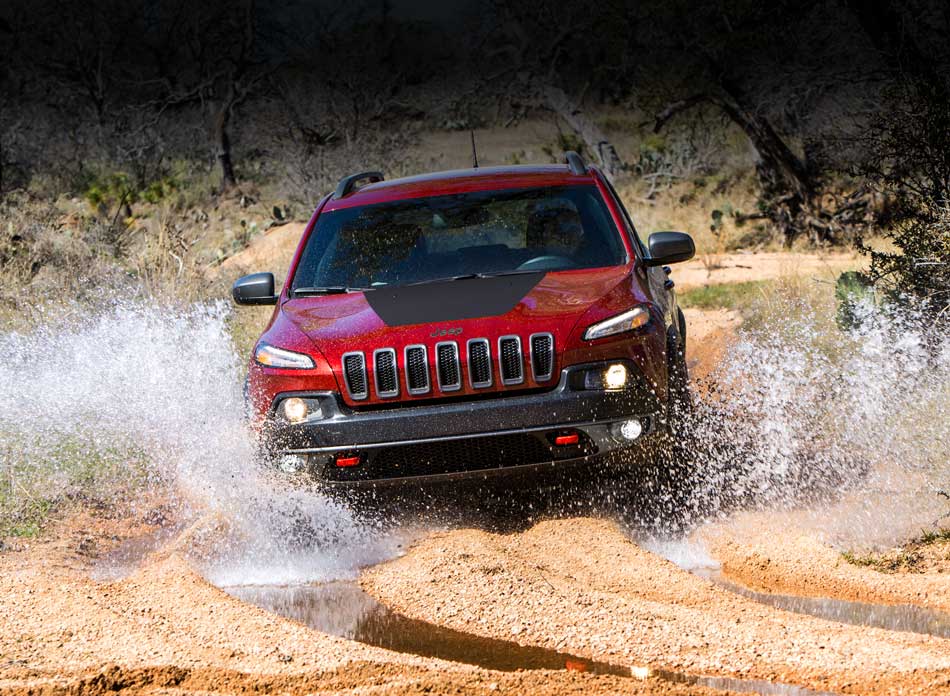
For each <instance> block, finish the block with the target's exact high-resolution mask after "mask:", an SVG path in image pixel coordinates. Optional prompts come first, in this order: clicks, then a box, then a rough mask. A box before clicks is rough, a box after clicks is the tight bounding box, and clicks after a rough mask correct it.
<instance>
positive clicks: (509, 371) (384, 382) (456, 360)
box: [343, 333, 554, 401]
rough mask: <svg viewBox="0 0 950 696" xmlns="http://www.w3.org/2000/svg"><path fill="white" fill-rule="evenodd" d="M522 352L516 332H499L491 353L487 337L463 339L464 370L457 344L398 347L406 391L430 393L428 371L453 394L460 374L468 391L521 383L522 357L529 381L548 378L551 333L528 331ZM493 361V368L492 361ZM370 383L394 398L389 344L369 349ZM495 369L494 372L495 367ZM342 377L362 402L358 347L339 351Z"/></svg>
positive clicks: (365, 391)
mask: <svg viewBox="0 0 950 696" xmlns="http://www.w3.org/2000/svg"><path fill="white" fill-rule="evenodd" d="M527 343H528V345H527V349H528V350H527V352H528V355H527V356H525V353H524V351H523V350H522V340H521V337H520V336H514V335H511V336H502V337H501V338H499V339H498V342H497V349H496V350H497V352H496V354H495V355H492V353H493V348H495V346H493V345H492V344H491V342H490V341H489V340H488V339H487V338H473V339H470V340H468V341H467V342H466V343H465V344H464V346H463V348H464V350H465V369H464V370H463V365H462V361H461V359H460V358H461V356H460V354H459V353H460V347H459V344H458V343H457V342H455V341H441V342H439V343H436V344H435V346H434V347H433V348H432V349H431V360H432V361H431V362H430V349H429V348H428V347H426V346H424V345H421V344H416V345H411V346H406V348H405V349H404V351H403V368H402V369H403V370H404V372H405V380H406V382H405V386H406V391H407V392H408V393H409V394H411V395H413V396H416V395H421V394H428V393H429V392H431V391H432V383H431V380H432V374H433V373H434V374H435V383H436V385H437V387H438V390H439V391H440V392H454V391H458V390H460V389H461V388H462V380H463V379H464V378H465V377H466V376H465V374H464V372H465V371H467V372H468V375H467V379H468V383H469V384H470V385H471V387H472V388H473V389H484V388H486V387H490V386H492V385H493V384H494V383H495V380H496V379H497V380H498V381H499V383H501V384H503V385H505V386H510V385H515V384H523V383H524V381H525V362H526V361H525V358H526V357H527V362H528V364H529V365H530V368H531V375H532V376H533V377H534V381H535V382H539V383H540V382H547V381H549V380H550V379H552V378H553V377H554V336H553V335H551V334H550V333H536V334H531V336H530V337H528V339H527ZM495 361H497V367H496V362H495ZM371 362H372V364H371V368H372V372H373V374H372V383H373V387H374V388H375V393H376V396H378V397H380V398H393V397H396V396H399V392H400V389H399V381H400V374H399V369H400V368H399V365H398V362H397V353H396V351H395V349H393V348H379V349H377V350H374V351H373V353H372V361H371ZM496 369H497V373H496V372H495V370H496ZM343 379H344V382H345V384H346V390H347V392H348V393H349V395H350V398H352V399H354V400H357V401H359V400H363V399H366V398H367V397H368V396H369V385H370V380H369V376H368V374H367V366H366V356H365V355H364V354H363V353H362V352H359V351H354V352H350V353H345V354H344V355H343Z"/></svg>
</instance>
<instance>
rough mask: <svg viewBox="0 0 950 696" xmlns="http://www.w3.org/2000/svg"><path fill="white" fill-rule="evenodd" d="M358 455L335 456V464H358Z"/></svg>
mask: <svg viewBox="0 0 950 696" xmlns="http://www.w3.org/2000/svg"><path fill="white" fill-rule="evenodd" d="M359 463H360V456H359V455H356V456H355V457H337V458H336V465H337V466H359Z"/></svg>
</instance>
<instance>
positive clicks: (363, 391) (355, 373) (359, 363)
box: [341, 351, 369, 401]
mask: <svg viewBox="0 0 950 696" xmlns="http://www.w3.org/2000/svg"><path fill="white" fill-rule="evenodd" d="M341 361H342V365H343V382H344V384H345V385H346V392H347V393H348V394H349V395H350V398H351V399H353V400H354V401H362V400H363V399H365V398H366V397H368V396H369V381H368V380H367V378H366V356H364V355H363V353H362V352H361V351H351V352H349V353H344V354H343V357H342V358H341Z"/></svg>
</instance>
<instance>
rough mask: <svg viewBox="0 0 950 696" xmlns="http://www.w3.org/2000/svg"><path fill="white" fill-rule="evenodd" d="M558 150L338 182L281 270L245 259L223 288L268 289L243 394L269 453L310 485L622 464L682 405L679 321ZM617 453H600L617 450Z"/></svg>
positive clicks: (671, 250)
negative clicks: (542, 162)
mask: <svg viewBox="0 0 950 696" xmlns="http://www.w3.org/2000/svg"><path fill="white" fill-rule="evenodd" d="M566 160H567V162H566V165H549V166H511V167H485V168H476V169H467V170H460V171H451V172H440V173H436V174H427V175H422V176H414V177H408V178H404V179H396V180H393V181H384V179H383V176H382V175H381V174H380V173H378V172H366V173H362V174H356V175H353V176H348V177H346V178H345V179H343V180H342V181H341V182H340V184H339V186H338V187H337V189H336V191H335V192H334V193H333V194H332V195H329V196H327V197H326V198H324V199H323V200H322V201H321V202H320V204H319V205H318V206H317V210H316V212H315V213H314V215H313V218H312V219H311V220H310V222H309V224H308V225H307V228H306V231H305V233H304V235H303V238H302V240H301V242H300V245H299V247H298V249H297V252H296V255H295V256H294V259H293V261H292V263H291V265H290V272H289V273H288V276H287V281H286V282H285V283H284V287H283V288H282V289H281V291H280V293H279V294H276V293H275V288H274V276H273V275H272V274H270V273H256V274H253V275H250V276H245V277H244V278H241V279H240V280H238V281H237V282H236V283H235V284H234V289H233V296H234V300H235V301H236V302H237V303H238V304H273V305H276V309H275V310H274V314H273V316H272V317H271V320H270V323H269V324H268V326H267V329H266V330H265V331H264V333H263V335H262V336H261V338H260V340H259V341H258V343H257V345H256V347H255V349H254V354H253V356H252V358H251V361H250V371H249V376H248V381H247V399H248V402H249V407H250V409H249V410H250V412H251V413H252V414H254V416H255V420H256V421H257V422H258V424H259V426H260V428H259V430H260V433H261V436H262V440H263V442H264V443H265V445H266V447H267V450H268V451H269V452H270V453H271V454H272V455H274V456H275V457H276V461H277V462H278V463H279V465H280V466H281V468H284V469H285V470H294V471H303V472H307V473H309V474H310V475H311V476H313V477H314V478H315V479H316V480H318V481H320V482H323V483H325V484H327V485H340V486H347V485H357V486H367V485H369V486H379V485H382V484H384V483H392V482H405V481H407V480H409V481H413V482H423V481H424V482H433V481H446V480H448V481H454V480H456V479H459V478H475V479H482V478H488V477H495V476H511V475H516V474H518V475H525V474H526V475H528V480H529V481H537V480H538V477H539V476H541V475H543V474H544V473H545V472H561V471H567V470H571V469H574V470H575V471H576V470H577V469H578V468H579V467H580V468H581V469H583V470H585V471H586V470H592V469H594V468H595V465H597V467H596V468H598V469H603V468H605V467H603V466H601V465H602V464H606V465H607V466H606V468H607V469H608V470H611V469H612V467H614V466H617V465H618V464H619V466H621V467H627V466H630V465H635V463H636V462H637V461H638V460H639V461H642V459H640V458H642V457H644V456H647V457H648V456H651V455H653V454H655V453H656V451H657V450H656V448H657V447H658V446H659V445H660V444H661V443H663V442H665V441H668V435H669V433H670V429H671V414H672V413H673V412H674V411H675V410H676V407H677V405H681V406H685V404H686V403H687V402H688V398H689V397H688V390H687V385H686V365H685V360H684V350H685V341H686V327H685V323H684V320H683V315H682V312H680V310H679V309H678V307H677V305H676V301H675V297H674V294H673V292H672V288H673V282H672V280H670V279H669V278H668V277H667V276H668V275H669V270H670V269H669V268H668V267H666V266H665V264H670V263H674V262H677V261H685V260H686V259H689V258H690V257H692V256H693V254H694V251H695V249H694V246H693V241H692V239H691V238H690V237H689V235H686V234H683V233H680V232H658V233H656V234H653V235H651V236H650V239H649V242H648V243H646V244H645V243H644V242H643V241H642V240H641V239H640V238H639V237H638V235H637V232H636V230H635V229H634V226H633V223H632V222H631V220H630V217H629V215H628V214H627V212H626V210H624V207H623V205H622V204H621V202H620V199H619V198H618V196H617V194H616V192H615V191H614V190H613V188H612V187H611V185H610V183H609V182H608V181H607V179H606V178H605V177H604V176H603V175H602V174H601V173H600V172H599V171H598V170H597V169H596V168H595V167H592V166H587V165H586V164H585V162H584V161H583V159H582V158H581V157H580V156H578V155H577V154H576V153H567V155H566ZM618 455H619V456H618Z"/></svg>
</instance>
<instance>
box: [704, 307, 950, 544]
mask: <svg viewBox="0 0 950 696" xmlns="http://www.w3.org/2000/svg"><path fill="white" fill-rule="evenodd" d="M778 302H779V305H780V311H778V312H776V315H777V316H779V317H780V320H779V321H774V320H773V321H771V322H768V323H766V324H765V325H763V326H761V327H760V328H758V329H756V330H743V331H740V332H739V336H738V339H737V341H736V342H735V344H734V345H733V346H732V348H731V350H730V351H729V353H728V355H727V357H726V359H725V360H724V362H723V363H722V364H721V365H720V367H719V369H718V371H717V372H716V373H715V374H714V377H713V383H714V384H715V388H714V389H712V390H711V393H709V394H707V395H705V397H704V398H703V399H701V400H699V401H698V403H697V406H696V409H695V412H694V413H693V414H692V415H691V417H690V421H689V424H688V428H687V430H688V432H689V434H690V436H691V437H690V439H689V440H688V442H689V445H688V446H687V448H686V449H687V450H689V451H688V453H687V456H688V458H689V459H690V460H691V465H692V473H691V476H692V477H693V481H692V486H693V489H694V490H693V498H692V500H691V501H690V502H691V505H692V514H693V515H694V516H695V517H696V518H705V519H709V518H712V517H716V516H717V515H719V514H721V513H724V512H727V511H729V510H731V509H735V508H736V507H737V506H740V505H741V506H746V507H747V506H750V505H751V506H753V507H769V508H772V509H779V508H783V507H788V506H790V505H793V504H798V503H802V502H811V503H815V502H819V501H822V500H823V501H825V502H826V503H829V504H828V505H826V506H817V508H816V509H818V510H819V513H818V514H817V515H816V518H815V522H816V524H817V525H818V526H821V527H822V528H823V529H825V531H827V532H828V533H829V534H830V535H834V534H838V535H839V539H843V537H842V535H844V534H845V532H847V536H848V537H849V540H850V541H853V540H855V539H863V540H865V541H866V540H868V539H871V540H876V541H880V542H882V543H884V542H886V541H893V540H894V539H895V538H898V537H899V536H900V535H901V534H907V533H908V532H909V533H914V532H919V529H920V526H919V525H920V524H921V523H922V522H923V521H924V520H934V519H935V518H937V517H939V515H940V513H941V509H942V508H943V509H942V511H943V512H944V513H945V512H947V510H946V509H945V508H946V506H942V507H941V501H940V499H939V498H938V497H937V495H936V493H935V491H936V490H937V489H938V488H943V489H946V488H947V487H948V485H950V466H948V462H950V337H947V336H945V335H942V336H934V335H933V334H932V333H931V332H929V331H928V330H927V329H926V328H921V327H925V324H924V323H923V322H921V321H920V319H919V317H916V316H914V315H913V314H912V313H910V312H909V313H908V314H907V315H906V316H905V317H895V316H893V315H885V314H884V313H882V312H879V311H877V310H875V309H874V308H872V307H869V306H866V307H864V308H862V310H861V315H860V321H859V322H858V324H857V328H853V329H851V330H847V331H843V330H839V329H838V327H836V326H834V325H833V323H830V322H829V321H828V317H827V309H826V308H824V309H823V308H821V307H816V306H812V305H803V304H802V303H798V302H795V301H793V300H791V299H787V298H786V299H779V300H778ZM829 324H830V325H829ZM845 491H846V492H848V493H849V494H850V505H839V506H838V507H837V508H835V509H832V507H833V506H832V505H831V504H830V503H831V501H832V500H834V501H836V504H837V503H840V501H841V494H842V492H845ZM845 497H847V496H845ZM930 515H932V516H930ZM842 543H844V541H843V542H842Z"/></svg>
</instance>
